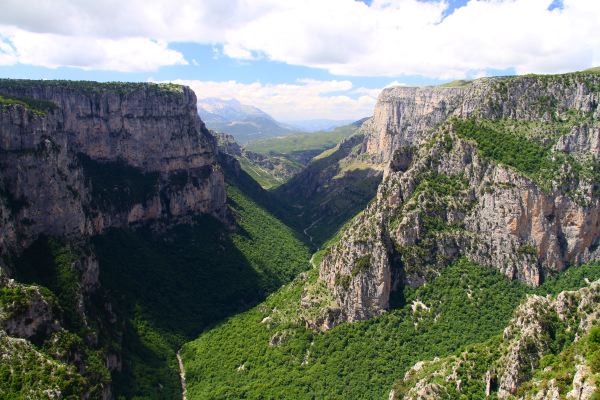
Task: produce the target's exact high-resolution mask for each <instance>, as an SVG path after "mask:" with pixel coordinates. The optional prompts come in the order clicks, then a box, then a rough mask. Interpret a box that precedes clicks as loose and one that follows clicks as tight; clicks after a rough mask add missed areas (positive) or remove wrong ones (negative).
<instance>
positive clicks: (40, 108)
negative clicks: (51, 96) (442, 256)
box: [0, 94, 56, 115]
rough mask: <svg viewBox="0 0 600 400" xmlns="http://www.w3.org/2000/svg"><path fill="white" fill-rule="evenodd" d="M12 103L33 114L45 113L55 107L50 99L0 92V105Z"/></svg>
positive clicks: (10, 104)
mask: <svg viewBox="0 0 600 400" xmlns="http://www.w3.org/2000/svg"><path fill="white" fill-rule="evenodd" d="M13 105H19V106H23V107H25V108H26V109H28V110H30V111H32V112H33V113H34V114H35V115H46V114H48V113H49V112H51V111H54V110H55V109H56V104H54V103H53V102H51V101H46V100H35V99H30V98H26V97H15V96H9V95H5V94H0V107H2V106H13Z"/></svg>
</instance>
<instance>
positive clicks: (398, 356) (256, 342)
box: [183, 259, 600, 399]
mask: <svg viewBox="0 0 600 400" xmlns="http://www.w3.org/2000/svg"><path fill="white" fill-rule="evenodd" d="M314 273H316V270H312V271H311V272H310V274H314ZM310 274H309V275H310ZM586 278H587V279H590V280H592V279H598V278H600V268H599V265H598V264H591V265H586V266H582V267H577V268H572V269H570V270H568V271H567V272H565V273H563V274H561V275H559V276H558V277H556V278H552V279H549V280H548V281H547V282H546V283H545V284H544V285H543V286H541V287H540V288H537V289H532V288H529V287H527V286H525V285H524V284H521V283H518V282H511V281H509V280H507V279H506V278H505V277H504V276H502V275H500V274H499V273H498V272H497V271H495V270H493V269H491V268H484V267H480V266H477V265H474V264H472V263H470V262H468V261H466V260H464V259H463V260H460V261H458V262H457V263H455V264H454V265H452V266H450V267H448V268H446V269H444V270H443V272H442V273H441V275H440V276H439V277H438V278H437V279H435V280H434V281H433V282H431V283H430V284H427V285H425V286H422V287H420V288H418V289H416V290H411V289H405V291H404V293H401V294H400V297H401V299H400V301H398V304H399V306H398V307H397V308H396V309H393V310H391V311H390V312H389V313H387V314H385V315H383V316H380V317H377V318H374V319H371V320H368V321H362V322H357V323H352V324H342V325H340V326H337V327H335V328H334V329H332V330H331V331H328V332H327V333H315V332H313V331H310V330H307V329H305V328H304V327H303V326H302V324H301V323H299V322H298V321H297V319H295V317H294V315H295V313H296V312H297V310H298V308H299V304H300V296H301V293H302V291H303V287H304V285H305V283H306V281H310V280H311V278H310V276H309V277H307V278H304V279H302V278H300V279H297V280H295V281H294V282H293V283H291V284H288V285H286V286H285V287H283V288H282V289H281V290H279V291H278V292H276V293H275V294H272V295H271V296H269V298H268V299H267V300H266V301H265V302H264V303H262V304H261V305H259V306H257V307H254V308H253V309H252V310H250V311H248V312H245V313H243V314H240V315H237V316H235V317H233V318H230V319H228V320H227V321H225V322H222V323H221V324H219V325H218V326H216V327H215V328H214V329H212V330H211V331H208V332H206V333H204V334H203V335H201V336H200V337H199V338H198V339H196V340H195V341H193V342H191V343H188V344H186V345H185V346H184V348H183V357H184V362H185V367H186V371H187V383H188V394H189V396H190V397H191V398H194V399H209V398H210V399H226V398H248V399H258V398H284V397H285V398H298V399H321V398H328V399H347V398H353V399H376V398H381V399H384V398H387V395H388V393H389V390H390V389H391V387H392V384H393V383H394V381H395V379H397V378H398V377H400V376H402V375H403V373H404V372H405V371H406V370H407V368H409V367H410V366H412V365H413V364H414V363H415V362H417V361H419V360H423V359H431V358H434V357H436V356H444V355H448V354H451V353H453V352H454V351H456V349H458V348H460V347H462V346H464V345H467V344H469V343H478V342H482V341H485V340H487V339H489V338H490V337H492V336H494V335H496V334H498V333H500V332H501V331H502V329H503V328H504V326H505V325H506V324H507V322H508V320H509V319H510V317H511V315H512V312H513V310H514V308H515V307H516V306H517V305H518V304H519V303H520V302H521V300H522V299H523V298H524V296H525V295H526V294H528V293H557V292H559V291H561V290H566V289H573V288H577V287H580V286H582V285H584V284H585V279H586ZM420 304H422V305H423V306H421V305H420ZM282 315H283V316H282ZM286 315H287V317H286ZM274 338H276V340H275V341H274ZM274 342H275V343H277V344H276V345H273V343H274Z"/></svg>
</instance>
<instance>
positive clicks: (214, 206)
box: [0, 80, 226, 251]
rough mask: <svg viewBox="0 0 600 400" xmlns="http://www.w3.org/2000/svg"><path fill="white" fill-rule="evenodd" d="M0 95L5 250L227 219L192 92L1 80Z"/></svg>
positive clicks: (0, 242) (0, 232)
mask: <svg viewBox="0 0 600 400" xmlns="http://www.w3.org/2000/svg"><path fill="white" fill-rule="evenodd" d="M0 96H3V97H4V98H7V99H9V101H5V102H4V104H3V105H2V106H0V165H1V166H2V172H1V173H0V193H1V194H2V196H0V219H1V220H2V221H3V222H4V223H3V224H2V227H1V228H0V248H3V250H4V251H6V250H7V249H8V248H15V249H17V248H20V247H23V246H26V245H27V244H28V243H30V242H31V240H33V239H34V238H35V237H36V236H38V235H40V234H46V235H55V236H80V235H83V236H89V235H94V234H97V233H100V232H103V231H104V230H105V229H107V228H109V227H116V226H126V225H130V224H136V223H141V222H145V221H149V220H165V219H167V218H169V220H171V221H173V220H174V219H177V218H185V217H187V216H191V215H194V214H197V213H208V214H212V215H214V216H216V217H218V218H221V219H223V218H224V217H225V210H226V208H225V192H224V184H223V175H222V173H221V171H220V170H219V167H218V165H217V163H216V159H215V148H214V147H215V144H214V143H213V141H214V140H213V139H212V138H211V136H210V134H209V133H208V131H207V130H206V129H205V127H204V124H203V123H202V121H200V119H199V117H198V115H197V111H196V96H195V95H194V93H193V92H192V91H191V90H190V89H189V88H186V87H181V86H175V85H156V84H100V83H94V82H60V81H47V82H46V81H13V80H2V81H0ZM11 99H12V100H11ZM11 101H12V104H11ZM40 108H41V109H40Z"/></svg>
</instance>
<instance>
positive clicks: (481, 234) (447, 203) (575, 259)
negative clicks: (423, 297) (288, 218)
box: [320, 73, 600, 321]
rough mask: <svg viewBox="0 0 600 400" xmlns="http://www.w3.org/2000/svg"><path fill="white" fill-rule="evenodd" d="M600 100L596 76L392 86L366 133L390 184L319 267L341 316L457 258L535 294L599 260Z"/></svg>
mask: <svg viewBox="0 0 600 400" xmlns="http://www.w3.org/2000/svg"><path fill="white" fill-rule="evenodd" d="M599 100H600V75H598V74H589V73H574V74H567V75H558V76H524V77H510V78H487V79H480V80H476V81H473V82H471V83H467V84H465V85H462V86H455V87H424V88H392V89H387V90H384V92H383V93H382V94H381V96H380V98H379V102H378V105H377V107H376V110H375V114H374V117H373V119H371V120H370V121H368V122H367V123H366V124H365V125H364V126H363V131H364V132H365V134H366V139H365V142H364V143H363V150H364V151H365V152H366V154H367V155H370V156H371V157H373V158H374V159H375V160H379V161H384V162H386V163H387V164H386V165H387V167H386V171H385V177H384V180H383V182H382V184H381V186H380V187H379V189H378V192H377V197H376V199H375V200H374V201H373V202H372V203H371V204H369V206H368V207H367V208H366V209H365V211H364V212H363V213H362V214H361V215H359V216H357V217H356V218H355V219H354V221H353V222H352V223H351V224H350V225H349V226H348V228H347V229H346V230H345V231H344V232H343V233H342V234H341V235H340V239H339V241H337V242H336V243H335V244H333V245H332V246H331V248H330V249H329V251H328V253H327V254H326V256H325V257H324V258H323V261H322V263H321V266H320V278H321V279H322V280H323V281H324V282H326V284H327V287H328V288H329V289H330V290H331V291H332V292H333V293H334V297H335V299H336V301H337V302H338V304H339V305H340V307H341V309H340V310H339V311H340V313H339V315H338V318H339V320H348V321H354V320H360V319H367V318H370V317H372V316H375V315H378V314H380V313H382V312H384V311H385V310H386V309H388V308H389V306H390V298H391V297H392V296H393V292H395V291H399V290H402V288H404V287H407V286H411V287H418V286H420V285H422V284H424V283H426V282H428V281H430V280H431V279H432V278H434V277H435V276H437V275H438V274H439V273H440V271H441V270H442V269H443V268H444V267H445V266H447V265H448V264H450V263H452V262H453V261H454V260H456V259H457V258H458V257H461V256H466V257H467V258H469V259H470V260H472V261H475V262H477V263H478V264H481V265H487V266H490V267H494V268H497V269H499V270H500V271H501V272H502V273H503V274H504V275H506V276H507V277H509V278H511V279H519V280H522V281H524V282H526V283H528V284H530V285H539V284H540V283H542V282H543V281H544V279H546V278H547V277H549V276H551V275H553V274H556V273H557V272H560V271H562V270H564V269H565V268H567V267H568V266H570V265H577V264H581V263H583V262H587V261H590V260H594V259H597V258H598V257H600V253H599V251H600V250H599V247H598V245H599V244H600V242H599V241H600V197H599V194H600V191H599V190H598V189H599V186H598V183H599V182H600V164H599V161H598V157H599V156H600V147H599V144H600V122H598V120H599V118H600V107H598V104H599Z"/></svg>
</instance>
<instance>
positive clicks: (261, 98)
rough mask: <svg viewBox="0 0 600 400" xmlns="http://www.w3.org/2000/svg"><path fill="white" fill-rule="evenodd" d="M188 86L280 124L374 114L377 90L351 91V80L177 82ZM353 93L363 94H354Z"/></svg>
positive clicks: (200, 94) (203, 95) (358, 89)
mask: <svg viewBox="0 0 600 400" xmlns="http://www.w3.org/2000/svg"><path fill="white" fill-rule="evenodd" d="M173 83H178V84H181V85H187V86H189V87H191V88H192V89H193V90H194V92H195V93H196V96H197V97H198V98H199V99H202V98H206V97H217V98H221V99H226V100H227V99H236V100H238V101H240V102H241V103H243V104H251V105H253V106H256V107H258V108H261V109H262V110H264V111H265V112H267V113H268V114H270V115H272V116H273V117H274V118H276V119H278V120H281V121H297V120H302V119H315V118H332V117H333V118H335V119H358V118H361V117H365V116H369V115H371V114H372V113H373V107H374V105H375V102H376V100H377V95H378V94H379V90H378V89H369V90H363V89H364V88H357V89H354V88H353V86H352V82H350V81H337V80H331V81H318V80H309V79H304V80H299V81H298V82H295V83H282V84H264V83H260V82H254V83H240V82H237V81H233V80H232V81H226V82H215V81H199V80H176V81H173ZM356 93H362V94H360V95H357V94H356Z"/></svg>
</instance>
